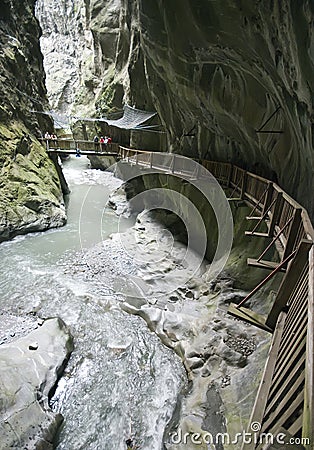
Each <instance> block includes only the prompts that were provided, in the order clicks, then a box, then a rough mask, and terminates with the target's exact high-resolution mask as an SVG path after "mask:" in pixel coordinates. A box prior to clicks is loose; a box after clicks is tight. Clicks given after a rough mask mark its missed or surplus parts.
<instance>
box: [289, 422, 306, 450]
mask: <svg viewBox="0 0 314 450" xmlns="http://www.w3.org/2000/svg"><path fill="white" fill-rule="evenodd" d="M302 423H303V417H302V415H301V416H299V417H298V418H297V420H296V421H294V422H293V424H291V426H290V427H289V429H288V430H287V431H288V433H290V434H291V435H292V436H295V435H296V434H300V431H302ZM303 448H304V447H303ZM289 450H290V447H289Z"/></svg>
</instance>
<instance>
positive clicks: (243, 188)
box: [240, 172, 247, 200]
mask: <svg viewBox="0 0 314 450" xmlns="http://www.w3.org/2000/svg"><path fill="white" fill-rule="evenodd" d="M246 184H247V172H243V176H242V183H241V194H240V197H241V199H242V200H243V199H244V196H245V191H246Z"/></svg>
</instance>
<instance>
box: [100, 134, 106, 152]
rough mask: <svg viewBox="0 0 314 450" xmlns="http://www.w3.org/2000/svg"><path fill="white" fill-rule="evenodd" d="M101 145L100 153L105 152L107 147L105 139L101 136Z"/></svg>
mask: <svg viewBox="0 0 314 450" xmlns="http://www.w3.org/2000/svg"><path fill="white" fill-rule="evenodd" d="M99 143H100V151H101V152H102V151H103V150H104V145H105V138H104V137H103V136H101V138H100V139H99Z"/></svg>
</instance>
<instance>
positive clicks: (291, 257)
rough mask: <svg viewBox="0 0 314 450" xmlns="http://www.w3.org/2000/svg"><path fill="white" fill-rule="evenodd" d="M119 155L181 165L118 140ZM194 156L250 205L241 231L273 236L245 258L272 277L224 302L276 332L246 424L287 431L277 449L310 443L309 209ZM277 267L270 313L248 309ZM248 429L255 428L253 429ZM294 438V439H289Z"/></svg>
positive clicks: (313, 322)
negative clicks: (270, 256)
mask: <svg viewBox="0 0 314 450" xmlns="http://www.w3.org/2000/svg"><path fill="white" fill-rule="evenodd" d="M118 153H119V156H120V157H121V158H123V159H124V160H125V161H126V162H129V163H130V164H137V165H141V166H143V167H148V168H155V169H158V170H162V171H165V172H168V173H173V174H176V173H177V174H181V173H182V171H184V167H182V165H181V163H180V158H179V157H177V158H176V155H174V154H171V155H170V154H163V153H162V155H168V159H167V160H166V159H165V163H164V164H163V163H162V164H161V163H160V158H157V157H156V153H154V152H149V151H142V150H135V149H129V148H125V147H121V146H119V148H118ZM159 155H160V154H159ZM181 159H182V158H181ZM169 162H170V164H169ZM198 162H199V163H200V164H201V165H202V166H204V167H205V168H206V169H208V170H209V171H210V172H211V173H212V174H213V175H214V176H215V178H216V179H217V180H218V181H219V183H220V184H221V186H222V187H223V188H224V189H225V190H226V191H227V192H228V195H229V197H231V198H237V199H241V200H242V201H244V202H245V203H247V204H248V205H249V206H250V207H252V211H251V214H250V215H249V216H248V217H247V221H248V222H252V221H253V223H254V226H253V228H252V227H251V228H252V230H251V231H247V232H246V234H248V235H250V236H255V237H256V238H258V237H261V236H262V237H269V238H270V239H271V242H270V244H269V245H268V246H267V247H266V249H265V250H264V251H263V252H262V254H261V255H260V256H259V258H257V259H248V261H247V263H248V265H249V266H255V267H261V268H264V269H265V268H266V269H268V270H269V271H270V273H269V275H268V276H267V277H266V278H265V279H264V280H263V281H262V282H261V283H260V284H259V285H258V286H256V288H255V289H254V290H253V291H252V292H251V293H250V294H249V295H248V296H247V297H246V298H245V299H244V300H243V301H241V303H240V304H238V305H235V304H232V305H231V306H230V308H229V313H230V314H233V315H235V316H237V317H238V318H241V319H242V320H246V321H248V322H250V323H251V324H254V325H256V326H258V327H261V328H263V329H265V330H267V331H268V332H270V333H272V335H273V337H272V343H271V347H270V351H269V355H268V359H267V361H266V365H265V370H264V374H263V377H262V381H261V383H260V387H259V390H258V393H257V397H256V401H255V405H254V408H253V411H252V415H251V420H250V424H253V423H254V422H256V423H257V422H258V424H260V430H257V431H258V433H257V435H258V436H260V437H262V436H263V435H264V436H265V433H271V434H272V435H273V436H278V435H279V433H284V434H285V436H286V439H288V444H285V445H287V446H282V447H280V448H282V449H283V448H291V449H304V448H306V449H307V450H310V449H313V448H314V251H313V242H314V231H313V227H312V224H311V221H310V219H309V216H308V213H307V211H306V210H305V209H304V208H303V207H302V206H301V205H299V204H298V203H297V202H296V201H295V200H294V199H293V198H291V197H290V196H289V195H288V194H286V193H285V192H284V191H283V190H282V189H281V188H280V187H279V186H278V185H277V184H275V183H273V182H272V181H270V180H267V179H265V178H262V177H259V176H257V175H255V174H253V173H250V172H248V171H246V170H243V169H241V168H240V167H237V166H235V165H233V164H230V163H220V162H213V161H207V160H199V161H198ZM190 176H191V177H195V176H196V177H197V176H198V174H197V173H191V174H190ZM230 193H231V194H230ZM265 224H266V229H267V232H265V231H263V232H262V231H260V230H261V227H262V226H263V229H264V230H265ZM272 246H276V248H277V250H278V253H279V255H280V261H279V262H273V261H268V260H266V259H265V256H266V254H267V252H268V250H269V249H270V248H271V247H272ZM279 271H284V277H283V279H282V282H281V284H280V287H279V289H278V292H277V294H276V298H275V300H274V303H273V306H272V308H271V311H270V312H269V314H268V315H267V317H261V316H259V315H258V314H256V313H254V312H253V311H251V310H249V309H247V308H245V307H244V305H245V303H247V301H248V300H249V299H250V298H251V297H252V296H253V295H254V294H255V293H256V292H257V291H258V290H259V289H260V288H261V287H262V286H264V285H265V284H266V283H267V281H269V280H270V279H271V278H273V277H275V276H276V274H277V273H278V272H279ZM248 432H251V433H252V429H251V428H249V429H248ZM289 440H291V441H290V442H289ZM286 442H287V441H286ZM292 443H293V444H294V445H290V444H292ZM268 448H269V449H270V448H279V447H272V446H271V445H265V443H264V444H261V443H257V444H255V443H254V444H253V443H250V444H243V447H242V449H243V450H251V449H258V450H262V449H268Z"/></svg>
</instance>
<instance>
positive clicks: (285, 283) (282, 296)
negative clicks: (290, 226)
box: [266, 240, 312, 328]
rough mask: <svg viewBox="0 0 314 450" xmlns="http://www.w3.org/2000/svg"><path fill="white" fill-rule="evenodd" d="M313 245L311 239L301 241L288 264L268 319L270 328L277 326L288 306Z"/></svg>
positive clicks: (267, 323)
mask: <svg viewBox="0 0 314 450" xmlns="http://www.w3.org/2000/svg"><path fill="white" fill-rule="evenodd" d="M311 247H312V242H311V241H305V240H303V241H301V242H300V245H299V248H298V250H297V253H296V255H295V257H294V258H293V260H292V261H291V263H290V264H289V265H288V269H287V272H286V275H285V277H284V279H283V280H282V282H281V284H280V286H279V289H278V294H277V296H276V299H275V302H274V304H273V307H272V309H271V310H270V313H269V315H268V318H267V320H266V325H267V326H268V327H269V328H274V327H275V326H276V322H277V318H278V315H279V313H280V311H282V310H283V308H284V307H285V306H286V304H287V302H288V300H289V298H290V295H291V292H292V290H293V288H294V286H295V285H296V283H297V280H298V279H299V277H300V276H301V274H302V271H303V268H304V265H305V264H306V263H307V259H308V252H309V251H310V248H311Z"/></svg>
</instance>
